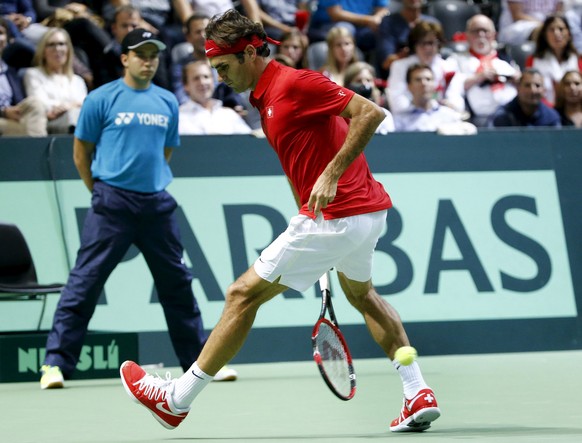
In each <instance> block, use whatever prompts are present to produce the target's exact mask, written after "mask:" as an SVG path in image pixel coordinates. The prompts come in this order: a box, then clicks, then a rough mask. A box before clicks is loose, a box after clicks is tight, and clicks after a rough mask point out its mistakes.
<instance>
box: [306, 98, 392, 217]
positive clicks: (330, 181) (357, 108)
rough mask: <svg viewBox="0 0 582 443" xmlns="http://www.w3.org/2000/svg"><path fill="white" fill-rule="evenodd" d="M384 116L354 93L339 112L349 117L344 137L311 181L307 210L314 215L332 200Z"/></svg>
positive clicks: (342, 115) (372, 104)
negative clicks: (311, 187) (319, 172)
mask: <svg viewBox="0 0 582 443" xmlns="http://www.w3.org/2000/svg"><path fill="white" fill-rule="evenodd" d="M385 116H386V115H385V114H384V111H382V109H381V108H380V107H379V106H378V105H376V104H375V103H373V102H372V101H370V100H367V99H365V98H364V97H362V96H359V95H357V94H356V95H354V96H353V97H352V99H351V100H350V101H349V103H348V105H347V106H346V107H345V109H344V110H343V112H342V113H341V117H345V118H349V119H350V120H351V121H350V126H349V130H348V134H347V136H346V140H345V141H344V144H343V145H342V147H341V148H340V150H339V151H338V153H337V154H336V155H335V157H334V158H333V160H332V161H331V162H329V164H328V165H327V167H326V168H325V169H324V171H323V172H322V174H321V175H320V176H319V178H318V179H317V181H316V182H315V184H314V185H313V189H312V191H311V195H310V196H309V202H308V208H309V210H310V211H313V212H314V213H315V214H316V215H317V214H319V212H320V211H321V209H322V208H325V207H327V204H328V203H331V202H332V201H333V199H334V198H335V194H336V191H337V182H338V181H339V179H340V177H341V176H342V174H343V173H344V172H345V170H346V169H347V168H348V167H349V166H350V165H351V164H352V162H353V161H354V160H355V159H356V157H357V156H358V155H360V154H361V153H362V152H363V151H364V149H365V147H366V145H367V144H368V142H369V141H370V139H371V138H372V136H373V135H374V133H375V131H376V128H378V126H379V125H380V123H382V121H383V120H384V118H385Z"/></svg>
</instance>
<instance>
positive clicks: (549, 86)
mask: <svg viewBox="0 0 582 443" xmlns="http://www.w3.org/2000/svg"><path fill="white" fill-rule="evenodd" d="M532 68H535V69H537V70H538V71H540V73H541V74H542V75H543V76H544V87H545V90H546V96H545V97H546V100H547V101H548V102H550V103H554V101H555V100H556V91H555V87H554V86H555V85H557V84H558V83H560V80H562V77H563V76H564V74H565V73H566V72H568V71H579V70H580V68H579V61H578V57H577V56H576V54H571V55H570V57H568V60H566V61H563V62H559V61H558V59H557V58H556V57H555V56H554V55H553V54H552V53H551V52H549V51H546V53H545V55H544V58H535V57H534V58H533V61H532Z"/></svg>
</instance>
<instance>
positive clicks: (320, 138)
mask: <svg viewBox="0 0 582 443" xmlns="http://www.w3.org/2000/svg"><path fill="white" fill-rule="evenodd" d="M353 95H354V92H353V91H350V90H349V89H346V88H342V87H341V86H338V85H337V84H335V83H334V82H332V81H331V80H329V79H328V78H326V77H325V76H323V75H321V74H320V73H317V72H314V71H308V70H298V69H294V68H289V67H287V66H283V65H281V64H280V63H277V62H275V61H271V62H270V63H269V64H268V65H267V68H266V69H265V71H264V72H263V74H262V75H261V77H260V78H259V81H258V83H257V86H256V88H255V90H254V91H253V92H252V94H251V96H250V102H251V104H252V105H253V106H254V107H256V108H257V109H258V110H259V112H260V114H261V123H262V126H263V131H264V132H265V134H266V136H267V140H268V141H269V143H270V144H271V146H272V147H273V149H274V150H275V152H276V153H277V155H278V157H279V160H280V162H281V165H282V167H283V171H284V172H285V174H286V175H287V177H288V178H289V180H290V181H291V183H292V184H293V186H294V188H295V190H296V191H297V193H298V194H299V198H300V201H301V205H302V206H301V209H300V210H299V212H300V213H301V214H304V215H306V216H308V217H311V218H315V215H314V214H313V212H310V211H308V210H307V202H308V200H309V195H310V194H311V189H312V188H313V185H314V184H315V181H316V180H317V178H318V177H319V176H320V175H321V173H322V172H323V170H324V169H325V167H326V166H327V165H328V163H329V162H330V161H331V160H332V159H333V157H334V156H335V155H336V153H337V152H338V151H339V150H340V148H341V147H342V145H343V143H344V140H345V139H346V135H347V133H348V127H349V120H347V119H344V118H342V117H339V114H341V112H342V111H343V110H344V109H345V107H346V106H347V104H348V102H349V101H350V100H351V99H352V97H353ZM391 206H392V202H391V201H390V197H389V196H388V194H387V193H386V191H385V190H384V187H383V186H382V185H381V184H380V183H378V182H377V181H376V180H374V178H373V177H372V174H371V172H370V169H369V168H368V163H367V162H366V158H365V156H364V154H360V155H359V156H358V157H357V158H356V159H355V160H354V161H353V163H352V164H351V165H350V166H349V167H348V169H346V171H345V172H344V174H343V175H342V176H341V178H340V179H339V182H338V186H337V194H336V197H335V199H334V200H333V202H331V203H330V204H328V206H327V208H325V209H323V210H322V212H323V216H324V218H325V219H334V218H340V217H349V216H352V215H358V214H365V213H369V212H376V211H381V210H384V209H388V208H390V207H391Z"/></svg>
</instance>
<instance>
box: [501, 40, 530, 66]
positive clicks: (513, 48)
mask: <svg viewBox="0 0 582 443" xmlns="http://www.w3.org/2000/svg"><path fill="white" fill-rule="evenodd" d="M535 49H536V44H535V42H531V41H528V42H525V43H521V44H519V45H506V46H505V52H506V53H507V55H508V56H509V57H510V58H511V59H512V60H513V61H514V62H515V63H517V64H518V65H519V68H520V69H521V70H522V71H523V70H524V69H525V62H526V60H527V58H528V57H529V56H530V55H532V54H533V53H534V51H535Z"/></svg>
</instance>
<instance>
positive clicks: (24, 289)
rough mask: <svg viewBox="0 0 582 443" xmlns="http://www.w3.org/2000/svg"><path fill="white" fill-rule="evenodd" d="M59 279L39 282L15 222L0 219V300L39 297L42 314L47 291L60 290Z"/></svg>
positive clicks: (39, 321)
mask: <svg viewBox="0 0 582 443" xmlns="http://www.w3.org/2000/svg"><path fill="white" fill-rule="evenodd" d="M63 287H64V284H63V283H51V284H40V283H39V282H38V280H37V276H36V269H35V267H34V262H33V260H32V256H31V255H30V250H29V249H28V244H27V243H26V240H25V239H24V236H23V235H22V232H21V231H20V229H18V227H17V226H16V225H13V224H9V223H3V222H0V301H6V300H40V301H42V309H41V312H40V318H39V320H38V326H37V329H40V324H41V322H42V318H43V316H44V311H45V308H46V299H47V295H48V294H60V292H61V291H62V290H63Z"/></svg>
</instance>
